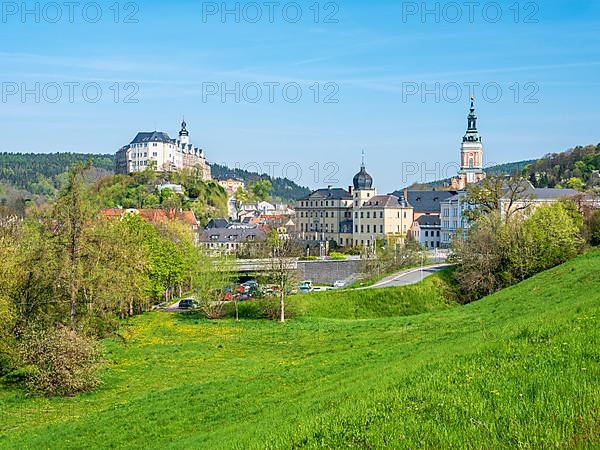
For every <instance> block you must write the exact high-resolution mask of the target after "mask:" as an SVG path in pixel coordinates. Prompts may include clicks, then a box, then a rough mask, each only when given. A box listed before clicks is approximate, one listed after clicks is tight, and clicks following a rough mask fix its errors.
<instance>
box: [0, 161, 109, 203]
mask: <svg viewBox="0 0 600 450" xmlns="http://www.w3.org/2000/svg"><path fill="white" fill-rule="evenodd" d="M88 161H92V163H93V167H94V168H96V169H97V170H100V171H104V172H105V173H106V174H109V173H112V171H113V168H114V165H115V163H114V157H113V155H92V154H82V153H38V154H30V153H25V154H23V153H0V183H2V184H5V185H8V186H10V187H13V188H17V189H23V190H25V191H28V192H30V193H32V194H36V195H52V194H53V193H54V192H55V190H56V189H58V187H59V184H60V176H61V174H63V173H65V172H66V171H67V170H68V169H69V167H71V166H72V165H74V164H77V163H87V162H88Z"/></svg>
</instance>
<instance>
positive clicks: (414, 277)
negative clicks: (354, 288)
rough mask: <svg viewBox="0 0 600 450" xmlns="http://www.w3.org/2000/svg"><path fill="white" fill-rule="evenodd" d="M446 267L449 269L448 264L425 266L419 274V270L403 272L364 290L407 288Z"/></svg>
mask: <svg viewBox="0 0 600 450" xmlns="http://www.w3.org/2000/svg"><path fill="white" fill-rule="evenodd" d="M446 267H450V264H436V265H434V266H425V267H424V268H423V272H422V273H421V268H416V269H409V270H403V271H402V272H398V273H397V274H394V275H392V276H389V277H387V278H384V279H383V280H381V281H379V282H378V283H375V284H374V285H373V286H369V287H367V288H365V289H381V288H388V287H394V286H407V285H409V284H416V283H418V282H420V281H421V280H422V279H424V278H427V277H428V276H430V275H433V274H434V273H437V272H439V271H440V270H444V269H445V268H446Z"/></svg>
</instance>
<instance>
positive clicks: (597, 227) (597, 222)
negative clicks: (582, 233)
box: [590, 210, 600, 245]
mask: <svg viewBox="0 0 600 450" xmlns="http://www.w3.org/2000/svg"><path fill="white" fill-rule="evenodd" d="M590 234H591V244H592V245H600V210H598V211H594V212H593V214H592V218H591V221H590Z"/></svg>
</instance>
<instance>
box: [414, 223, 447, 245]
mask: <svg viewBox="0 0 600 450" xmlns="http://www.w3.org/2000/svg"><path fill="white" fill-rule="evenodd" d="M440 222H441V221H440V216H421V217H419V218H418V219H417V220H415V222H414V223H413V226H412V228H411V237H412V238H413V239H414V241H415V242H418V243H419V245H420V246H421V247H424V248H428V249H436V248H440V247H441V225H440Z"/></svg>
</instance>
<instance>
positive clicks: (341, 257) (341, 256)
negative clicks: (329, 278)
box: [329, 252, 348, 261]
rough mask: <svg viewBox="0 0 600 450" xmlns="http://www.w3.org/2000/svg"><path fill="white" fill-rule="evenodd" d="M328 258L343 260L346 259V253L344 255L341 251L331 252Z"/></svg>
mask: <svg viewBox="0 0 600 450" xmlns="http://www.w3.org/2000/svg"><path fill="white" fill-rule="evenodd" d="M329 258H330V259H333V260H334V261H344V260H346V259H348V257H347V256H346V255H344V254H343V253H339V252H331V253H330V254H329Z"/></svg>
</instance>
